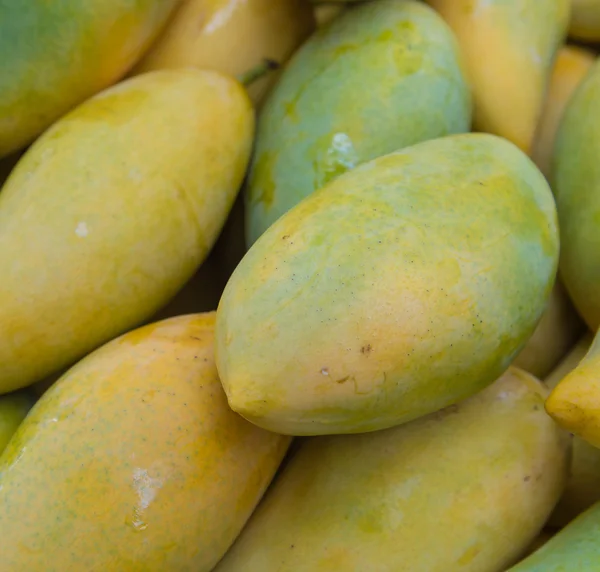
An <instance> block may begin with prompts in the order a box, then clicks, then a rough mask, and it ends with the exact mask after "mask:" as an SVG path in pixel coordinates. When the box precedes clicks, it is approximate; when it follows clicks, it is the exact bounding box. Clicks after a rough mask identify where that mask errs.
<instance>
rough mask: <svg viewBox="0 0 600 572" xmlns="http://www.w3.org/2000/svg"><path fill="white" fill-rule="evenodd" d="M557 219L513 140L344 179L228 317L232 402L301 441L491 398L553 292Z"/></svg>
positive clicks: (304, 218)
mask: <svg viewBox="0 0 600 572" xmlns="http://www.w3.org/2000/svg"><path fill="white" fill-rule="evenodd" d="M557 259H558V229H557V221H556V209H555V206H554V200H553V198H552V193H551V191H550V188H549V187H548V184H547V183H546V180H545V179H544V177H543V175H542V174H541V173H540V172H539V170H538V169H537V168H536V167H535V165H534V164H533V163H532V162H531V160H530V159H529V158H528V157H527V156H526V155H525V154H524V153H522V152H521V151H520V150H519V149H518V148H517V147H515V146H514V145H513V144H512V143H509V142H508V141H506V140H504V139H501V138H499V137H496V136H493V135H486V134H463V135H453V136H448V137H443V138H440V139H436V140H433V141H427V142H424V143H419V144H418V145H415V146H413V147H410V148H407V149H404V150H402V151H398V152H396V153H392V154H389V155H386V156H384V157H379V158H377V159H375V160H373V161H370V162H369V163H366V164H364V165H361V166H359V167H357V168H356V169H354V170H352V171H350V172H348V173H346V174H345V175H342V176H341V177H338V178H337V179H335V180H334V181H332V182H331V183H329V184H328V185H326V186H325V187H324V188H323V189H321V190H320V191H318V192H317V193H314V194H313V195H311V196H310V197H308V198H306V199H305V200H304V201H302V202H301V203H300V204H299V205H297V206H296V207H295V208H293V209H292V210H291V211H289V212H288V213H287V214H286V215H284V216H283V217H282V218H281V219H279V221H277V222H276V223H275V224H274V225H273V226H272V227H271V228H270V229H269V230H267V232H266V233H265V234H264V235H263V236H262V237H261V238H260V239H259V240H258V241H257V242H256V243H255V244H254V246H253V247H252V248H251V249H250V250H249V251H248V253H247V254H246V256H245V257H244V259H243V260H242V261H241V263H240V264H239V266H238V267H237V269H236V270H235V272H234V273H233V275H232V277H231V279H230V280H229V282H228V284H227V286H226V288H225V291H224V293H223V296H222V297H221V301H220V303H219V308H218V312H217V315H218V323H217V334H216V335H217V345H216V352H217V364H218V368H219V372H220V376H221V380H222V382H223V385H224V387H225V391H226V393H227V395H228V399H229V403H230V405H231V407H232V408H233V409H234V410H235V411H237V412H238V413H240V414H241V415H243V416H244V417H246V418H247V419H249V420H250V421H253V422H254V423H256V424H257V425H259V426H261V427H264V428H267V429H271V430H273V431H276V432H280V433H286V434H296V435H311V434H323V433H354V432H362V431H371V430H376V429H383V428H385V427H390V426H392V425H396V424H399V423H404V422H406V421H410V420H411V419H414V418H416V417H419V416H421V415H425V414H427V413H431V412H432V411H436V410H438V409H441V408H442V407H445V406H447V405H450V404H452V403H455V402H457V401H458V400H460V399H462V398H465V397H467V396H469V395H471V394H473V393H475V392H476V391H478V390H480V389H482V388H483V387H485V386H486V385H488V384H489V383H491V382H492V381H494V379H496V378H497V377H498V376H499V375H500V374H501V373H502V372H503V371H505V370H506V368H507V367H508V366H509V364H510V363H511V361H512V360H513V358H514V357H515V356H516V354H517V353H518V352H519V350H520V349H521V348H522V347H523V345H524V344H525V342H526V341H527V339H528V338H529V337H530V336H531V334H532V332H533V330H534V329H535V327H536V324H537V322H538V320H539V319H540V316H541V315H542V313H543V311H544V309H545V307H546V302H547V300H548V297H549V294H550V291H551V289H552V286H553V283H554V277H555V273H556V267H557V262H558V260H557Z"/></svg>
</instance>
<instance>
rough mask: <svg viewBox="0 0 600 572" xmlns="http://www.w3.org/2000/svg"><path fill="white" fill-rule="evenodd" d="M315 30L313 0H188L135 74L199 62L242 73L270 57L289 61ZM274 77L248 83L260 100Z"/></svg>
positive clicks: (135, 70) (229, 71)
mask: <svg viewBox="0 0 600 572" xmlns="http://www.w3.org/2000/svg"><path fill="white" fill-rule="evenodd" d="M314 29H315V19H314V15H313V9H312V4H311V3H310V2H309V0H284V1H282V0H245V1H244V2H239V1H238V0H188V1H187V2H185V3H184V4H183V5H182V6H181V7H180V8H179V10H177V12H176V14H175V16H174V17H173V18H172V20H171V21H170V22H169V25H168V26H167V28H166V30H165V31H164V32H163V34H162V35H161V36H160V38H159V39H158V40H157V41H156V42H155V43H154V44H153V46H152V48H151V49H150V51H149V52H148V53H147V54H146V55H145V57H144V58H143V59H142V60H141V62H140V63H139V64H138V65H137V66H136V68H135V69H134V72H133V73H142V72H146V71H151V70H156V69H172V68H179V67H187V66H194V67H198V68H201V69H212V70H216V71H221V72H223V73H228V74H230V75H233V76H239V75H241V74H243V73H244V72H247V71H248V70H249V69H251V68H253V67H255V66H256V65H257V64H260V62H261V61H262V60H263V59H265V58H268V59H271V60H274V61H276V62H278V63H279V64H283V63H285V62H286V61H287V60H288V58H289V57H290V56H291V55H292V53H293V52H294V50H295V49H296V48H297V47H298V46H299V45H300V44H301V43H302V42H303V41H304V40H305V39H306V38H307V36H308V35H309V34H310V33H311V32H312V31H313V30H314ZM273 79H274V78H273V77H265V78H262V79H260V80H259V81H257V82H255V83H253V84H252V85H251V86H250V87H249V88H248V92H249V94H250V96H251V97H252V100H253V101H254V102H255V103H260V101H261V100H262V98H263V97H264V95H265V94H266V92H267V91H268V89H269V87H270V86H271V85H272V83H273Z"/></svg>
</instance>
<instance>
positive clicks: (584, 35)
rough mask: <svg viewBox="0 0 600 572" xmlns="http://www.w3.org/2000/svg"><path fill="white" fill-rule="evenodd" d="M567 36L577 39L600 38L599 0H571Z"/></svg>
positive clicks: (589, 39)
mask: <svg viewBox="0 0 600 572" xmlns="http://www.w3.org/2000/svg"><path fill="white" fill-rule="evenodd" d="M569 36H571V37H572V38H577V39H579V40H588V41H592V42H595V41H598V40H600V0H571V23H570V25H569Z"/></svg>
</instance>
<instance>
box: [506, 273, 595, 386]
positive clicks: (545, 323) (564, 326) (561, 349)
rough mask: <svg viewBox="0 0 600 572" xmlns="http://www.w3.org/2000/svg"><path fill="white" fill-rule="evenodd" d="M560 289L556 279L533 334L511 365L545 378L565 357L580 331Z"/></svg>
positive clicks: (579, 323) (576, 319) (570, 304)
mask: <svg viewBox="0 0 600 572" xmlns="http://www.w3.org/2000/svg"><path fill="white" fill-rule="evenodd" d="M584 328H585V327H584V325H583V322H582V321H581V318H580V317H579V316H578V315H577V312H576V311H575V309H574V308H573V304H572V302H571V300H569V296H568V294H567V293H566V291H565V288H564V286H563V285H562V283H561V282H560V280H557V281H556V283H555V284H554V288H553V289H552V293H551V294H550V301H549V302H548V306H547V308H546V310H545V311H544V313H543V315H542V319H541V320H540V322H539V324H538V325H537V328H536V329H535V332H533V335H532V336H531V338H529V340H528V341H527V344H526V345H525V347H524V348H523V349H522V350H521V353H520V354H519V355H518V356H517V357H516V358H515V361H514V362H513V365H516V366H517V367H519V368H521V369H524V370H525V371H528V372H529V373H532V374H533V375H535V376H536V377H537V378H539V379H543V378H545V377H546V376H547V375H549V374H550V372H551V371H552V370H553V368H554V367H555V366H557V365H558V362H559V361H560V360H561V359H562V358H563V357H564V356H565V354H566V353H567V352H568V351H569V350H570V349H571V347H572V346H573V345H574V344H575V342H576V341H577V338H579V337H580V335H581V334H582V332H583V330H584Z"/></svg>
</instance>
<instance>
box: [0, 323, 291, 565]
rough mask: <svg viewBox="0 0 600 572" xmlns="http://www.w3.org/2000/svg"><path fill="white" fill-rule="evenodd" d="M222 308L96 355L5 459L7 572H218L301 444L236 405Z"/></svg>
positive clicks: (0, 470)
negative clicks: (221, 371)
mask: <svg viewBox="0 0 600 572" xmlns="http://www.w3.org/2000/svg"><path fill="white" fill-rule="evenodd" d="M213 340H214V313H210V314H196V315H190V316H182V317H178V318H172V319H170V320H165V321H163V322H158V323H155V324H152V325H149V326H145V327H143V328H140V329H138V330H135V331H133V332H130V333H128V334H125V335H124V336H123V337H121V338H118V339H116V340H114V341H112V342H110V343H109V344H107V345H105V346H104V347H102V348H100V349H99V350H97V351H96V352H94V353H92V354H91V355H89V356H88V357H86V358H85V359H84V360H82V361H81V362H80V363H78V364H77V365H76V366H75V367H73V368H72V369H71V370H70V371H69V372H68V373H66V374H65V375H64V376H63V377H62V378H61V379H60V380H59V381H58V382H57V383H56V384H55V385H54V386H53V387H52V388H51V389H50V390H48V392H46V393H45V394H44V396H43V397H42V398H41V399H40V401H38V403H37V404H36V405H35V406H34V408H33V409H32V411H31V413H30V415H29V416H28V418H27V420H26V421H25V422H24V423H23V425H22V426H21V428H20V429H19V430H18V432H17V434H16V435H15V437H14V438H13V440H12V441H11V443H10V444H9V446H8V448H7V449H6V451H5V452H4V455H3V456H2V457H0V536H1V537H2V566H1V568H2V572H22V571H23V570H28V571H30V572H58V571H66V570H68V571H69V572H87V571H89V570H107V571H108V570H118V571H119V572H134V571H135V572H142V571H143V572H155V571H156V572H166V571H169V572H184V571H185V572H210V570H212V567H213V566H214V565H215V564H216V563H217V561H218V560H219V559H220V558H221V556H222V555H223V554H224V553H225V551H226V550H227V548H228V547H229V546H230V544H231V543H232V542H233V540H234V539H235V538H236V536H237V535H238V533H239V532H240V530H241V529H242V527H243V525H244V523H245V522H246V520H247V519H248V517H249V516H250V514H251V512H252V510H253V509H254V507H255V506H256V504H257V503H258V501H259V499H260V497H261V496H262V494H263V492H264V490H265V489H266V487H267V485H268V483H269V481H270V480H271V478H272V476H273V474H274V473H275V471H276V469H277V467H278V465H279V463H280V461H281V459H282V457H283V455H284V454H285V450H286V448H287V445H288V443H289V439H287V438H285V437H281V436H279V435H275V434H272V433H268V432H266V431H262V430H261V429H258V428H257V427H254V426H253V425H251V424H250V423H247V422H246V421H244V420H243V419H242V418H240V417H239V416H238V415H236V414H235V413H233V412H232V411H231V410H230V409H229V408H228V406H227V401H226V399H225V395H224V393H223V390H222V388H221V385H220V382H219V378H218V376H217V371H216V369H215V365H214V359H213Z"/></svg>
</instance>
